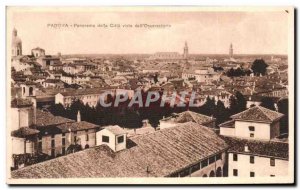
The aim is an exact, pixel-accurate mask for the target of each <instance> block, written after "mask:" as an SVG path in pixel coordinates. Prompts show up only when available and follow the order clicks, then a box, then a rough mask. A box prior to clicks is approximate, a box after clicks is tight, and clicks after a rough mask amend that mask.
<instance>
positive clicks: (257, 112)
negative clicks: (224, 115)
mask: <svg viewBox="0 0 300 190" xmlns="http://www.w3.org/2000/svg"><path fill="white" fill-rule="evenodd" d="M283 116H284V115H283V114H281V113H279V112H276V111H272V110H269V109H267V108H264V107H262V106H254V107H251V108H249V109H247V110H245V111H243V112H240V113H238V114H235V115H232V116H231V118H232V119H235V120H245V121H260V122H273V121H275V120H278V119H280V118H282V117H283Z"/></svg>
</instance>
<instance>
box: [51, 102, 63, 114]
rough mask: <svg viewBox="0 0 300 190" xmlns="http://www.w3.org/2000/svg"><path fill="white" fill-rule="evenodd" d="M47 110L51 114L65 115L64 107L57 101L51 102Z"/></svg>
mask: <svg viewBox="0 0 300 190" xmlns="http://www.w3.org/2000/svg"><path fill="white" fill-rule="evenodd" d="M49 111H50V112H51V113H52V114H53V115H57V116H63V117H64V116H66V109H65V108H64V106H63V105H62V104H61V103H59V104H53V105H51V106H50V108H49Z"/></svg>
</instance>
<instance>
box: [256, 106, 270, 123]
mask: <svg viewBox="0 0 300 190" xmlns="http://www.w3.org/2000/svg"><path fill="white" fill-rule="evenodd" d="M257 107H258V109H259V110H260V111H262V112H263V113H264V114H265V116H266V117H267V118H269V120H271V121H273V119H272V118H270V117H269V115H268V114H267V113H266V112H265V110H264V109H267V108H264V109H261V108H263V107H262V106H257ZM271 111H272V110H271Z"/></svg>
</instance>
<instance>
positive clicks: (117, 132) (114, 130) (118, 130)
mask: <svg viewBox="0 0 300 190" xmlns="http://www.w3.org/2000/svg"><path fill="white" fill-rule="evenodd" d="M104 129H107V130H109V131H110V132H112V133H113V134H115V135H122V134H126V131H125V130H124V129H122V128H121V127H120V126H118V125H110V126H107V127H104Z"/></svg>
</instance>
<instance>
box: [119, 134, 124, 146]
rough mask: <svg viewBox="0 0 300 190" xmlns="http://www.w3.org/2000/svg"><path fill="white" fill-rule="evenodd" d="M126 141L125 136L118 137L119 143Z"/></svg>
mask: <svg viewBox="0 0 300 190" xmlns="http://www.w3.org/2000/svg"><path fill="white" fill-rule="evenodd" d="M122 142H124V136H123V135H122V136H119V137H118V144H119V143H122Z"/></svg>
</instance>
